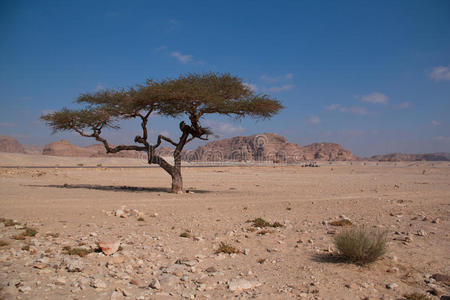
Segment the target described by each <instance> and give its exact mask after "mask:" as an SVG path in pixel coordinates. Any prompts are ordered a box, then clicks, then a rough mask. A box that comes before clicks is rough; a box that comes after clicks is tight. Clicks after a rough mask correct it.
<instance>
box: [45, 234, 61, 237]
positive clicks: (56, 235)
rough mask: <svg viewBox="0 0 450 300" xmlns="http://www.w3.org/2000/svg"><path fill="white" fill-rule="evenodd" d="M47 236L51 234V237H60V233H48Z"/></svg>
mask: <svg viewBox="0 0 450 300" xmlns="http://www.w3.org/2000/svg"><path fill="white" fill-rule="evenodd" d="M45 236H49V237H52V238H57V237H59V233H47V234H46V235H45Z"/></svg>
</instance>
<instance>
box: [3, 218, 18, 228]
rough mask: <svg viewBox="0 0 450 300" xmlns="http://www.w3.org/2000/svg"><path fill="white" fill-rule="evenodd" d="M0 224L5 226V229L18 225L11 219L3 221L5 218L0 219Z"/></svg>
mask: <svg viewBox="0 0 450 300" xmlns="http://www.w3.org/2000/svg"><path fill="white" fill-rule="evenodd" d="M0 223H3V224H5V226H6V227H9V226H14V225H20V223H19V222H16V221H14V220H13V219H5V218H0Z"/></svg>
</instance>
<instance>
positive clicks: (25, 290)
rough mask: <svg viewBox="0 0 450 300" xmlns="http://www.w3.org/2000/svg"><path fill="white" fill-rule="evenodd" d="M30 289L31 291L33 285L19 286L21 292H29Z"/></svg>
mask: <svg viewBox="0 0 450 300" xmlns="http://www.w3.org/2000/svg"><path fill="white" fill-rule="evenodd" d="M29 291H31V287H29V286H26V285H24V286H21V287H19V292H21V293H28V292H29Z"/></svg>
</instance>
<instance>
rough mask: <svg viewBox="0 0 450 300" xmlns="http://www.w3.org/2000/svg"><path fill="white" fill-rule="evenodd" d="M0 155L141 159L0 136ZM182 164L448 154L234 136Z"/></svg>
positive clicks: (438, 157)
mask: <svg viewBox="0 0 450 300" xmlns="http://www.w3.org/2000/svg"><path fill="white" fill-rule="evenodd" d="M0 152H12V153H23V154H42V155H54V156H75V157H106V156H114V157H128V158H142V157H145V154H144V153H143V152H136V151H122V152H119V153H114V154H107V153H106V151H105V148H104V147H103V145H101V144H94V145H90V146H87V147H81V146H76V145H73V144H72V143H70V142H69V141H67V140H61V141H59V142H54V143H50V144H48V145H46V146H45V147H42V146H40V145H22V144H21V143H19V142H18V141H17V140H15V139H14V138H12V137H9V136H6V135H0ZM157 152H158V154H159V155H161V156H171V155H172V153H173V148H170V147H166V146H164V147H160V148H159V149H158V151H157ZM182 159H183V160H185V161H230V160H234V161H258V160H261V161H273V162H302V161H312V160H317V161H354V160H370V161H421V160H423V161H450V153H427V154H404V153H391V154H384V155H375V156H372V157H370V158H358V157H356V156H354V155H353V153H352V152H351V151H350V150H347V149H345V148H343V147H342V146H341V145H339V144H335V143H314V144H311V145H307V146H303V147H301V146H299V145H297V144H294V143H290V142H289V141H288V140H287V139H286V138H285V137H283V136H281V135H278V134H276V133H264V134H256V135H250V136H237V137H233V138H227V139H221V140H216V141H212V142H209V143H207V144H206V145H204V146H200V147H198V148H196V149H194V150H186V151H183V153H182Z"/></svg>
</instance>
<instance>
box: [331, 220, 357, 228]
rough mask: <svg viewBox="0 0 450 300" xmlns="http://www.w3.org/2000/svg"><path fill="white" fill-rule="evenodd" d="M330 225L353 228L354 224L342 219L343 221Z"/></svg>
mask: <svg viewBox="0 0 450 300" xmlns="http://www.w3.org/2000/svg"><path fill="white" fill-rule="evenodd" d="M330 225H332V226H341V227H351V226H352V225H353V224H352V222H351V221H350V220H348V219H341V220H337V221H333V222H330Z"/></svg>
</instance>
